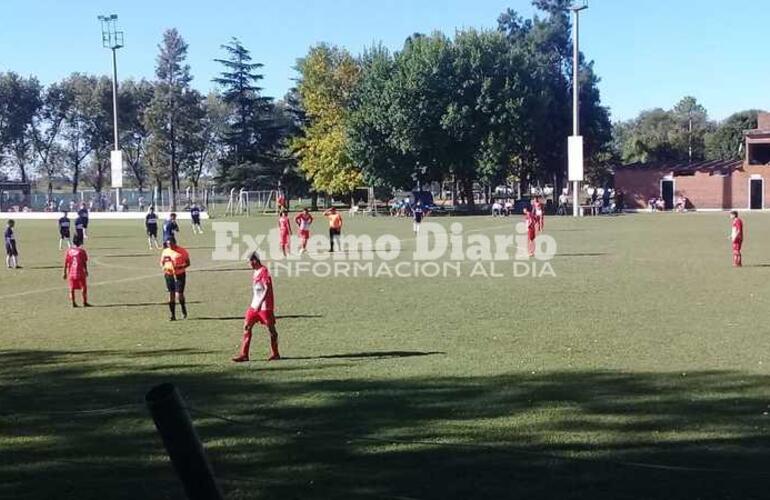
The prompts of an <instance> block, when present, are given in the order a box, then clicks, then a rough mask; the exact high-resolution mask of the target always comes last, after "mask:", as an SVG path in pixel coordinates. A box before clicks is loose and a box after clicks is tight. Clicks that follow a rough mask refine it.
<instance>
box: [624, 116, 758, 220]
mask: <svg viewBox="0 0 770 500" xmlns="http://www.w3.org/2000/svg"><path fill="white" fill-rule="evenodd" d="M745 141H746V142H745V147H744V153H745V157H744V159H743V160H725V161H704V162H696V163H688V162H678V163H676V162H673V163H633V164H630V165H623V166H620V167H616V168H615V188H616V189H621V190H622V191H623V193H624V202H625V206H626V208H628V209H643V208H648V202H649V201H650V200H651V199H653V198H655V199H662V200H663V202H664V204H665V207H666V209H667V210H670V209H672V208H674V205H675V203H676V200H677V199H678V198H680V197H685V198H686V199H687V208H689V209H695V210H729V209H752V210H761V209H765V208H768V209H770V113H760V114H759V117H758V126H757V129H756V130H748V131H746V132H745Z"/></svg>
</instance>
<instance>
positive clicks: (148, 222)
mask: <svg viewBox="0 0 770 500" xmlns="http://www.w3.org/2000/svg"><path fill="white" fill-rule="evenodd" d="M144 229H145V230H146V232H147V245H148V246H149V247H150V250H152V245H153V243H154V244H155V249H156V250H160V248H161V247H160V243H158V214H156V213H155V207H153V206H150V210H149V211H148V212H147V216H146V217H145V218H144Z"/></svg>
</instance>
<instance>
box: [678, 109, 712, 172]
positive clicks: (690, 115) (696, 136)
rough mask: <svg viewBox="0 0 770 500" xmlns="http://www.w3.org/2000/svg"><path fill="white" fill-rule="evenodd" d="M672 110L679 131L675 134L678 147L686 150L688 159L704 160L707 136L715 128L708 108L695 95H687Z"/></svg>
mask: <svg viewBox="0 0 770 500" xmlns="http://www.w3.org/2000/svg"><path fill="white" fill-rule="evenodd" d="M671 112H672V114H673V116H674V120H675V122H676V126H677V131H678V133H677V134H675V137H676V138H675V141H676V143H677V145H676V149H679V150H686V151H687V159H688V161H701V160H703V159H704V158H705V150H706V145H705V137H706V134H707V133H708V132H709V131H710V130H712V129H713V124H711V123H710V122H709V119H708V113H707V112H706V108H704V107H703V106H702V105H701V104H699V103H698V100H697V99H695V98H694V97H691V96H687V97H684V98H683V99H682V100H681V101H679V102H678V103H677V104H676V105H675V106H674V109H673V110H672V111H671Z"/></svg>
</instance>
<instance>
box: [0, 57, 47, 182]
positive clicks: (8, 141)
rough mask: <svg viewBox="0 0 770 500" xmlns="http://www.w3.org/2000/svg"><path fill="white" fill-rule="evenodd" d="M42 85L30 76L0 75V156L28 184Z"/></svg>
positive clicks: (40, 104) (11, 73)
mask: <svg viewBox="0 0 770 500" xmlns="http://www.w3.org/2000/svg"><path fill="white" fill-rule="evenodd" d="M41 92H42V86H41V85H40V83H39V82H38V81H37V79H36V78H34V77H29V78H24V77H22V76H19V75H18V74H16V73H13V72H10V73H0V156H6V155H7V156H10V157H12V158H13V159H14V160H15V162H16V167H17V169H18V172H19V179H20V180H21V181H22V182H28V181H29V172H28V167H29V164H30V163H31V162H32V161H33V159H34V157H33V140H34V139H33V138H34V134H33V121H34V118H35V115H37V113H38V111H39V109H40V107H41V106H42V98H41Z"/></svg>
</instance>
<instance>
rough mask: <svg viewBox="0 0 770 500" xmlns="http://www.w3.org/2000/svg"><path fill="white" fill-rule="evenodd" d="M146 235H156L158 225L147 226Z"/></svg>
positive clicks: (154, 236) (155, 236)
mask: <svg viewBox="0 0 770 500" xmlns="http://www.w3.org/2000/svg"><path fill="white" fill-rule="evenodd" d="M147 236H152V237H153V238H157V237H158V226H147Z"/></svg>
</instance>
